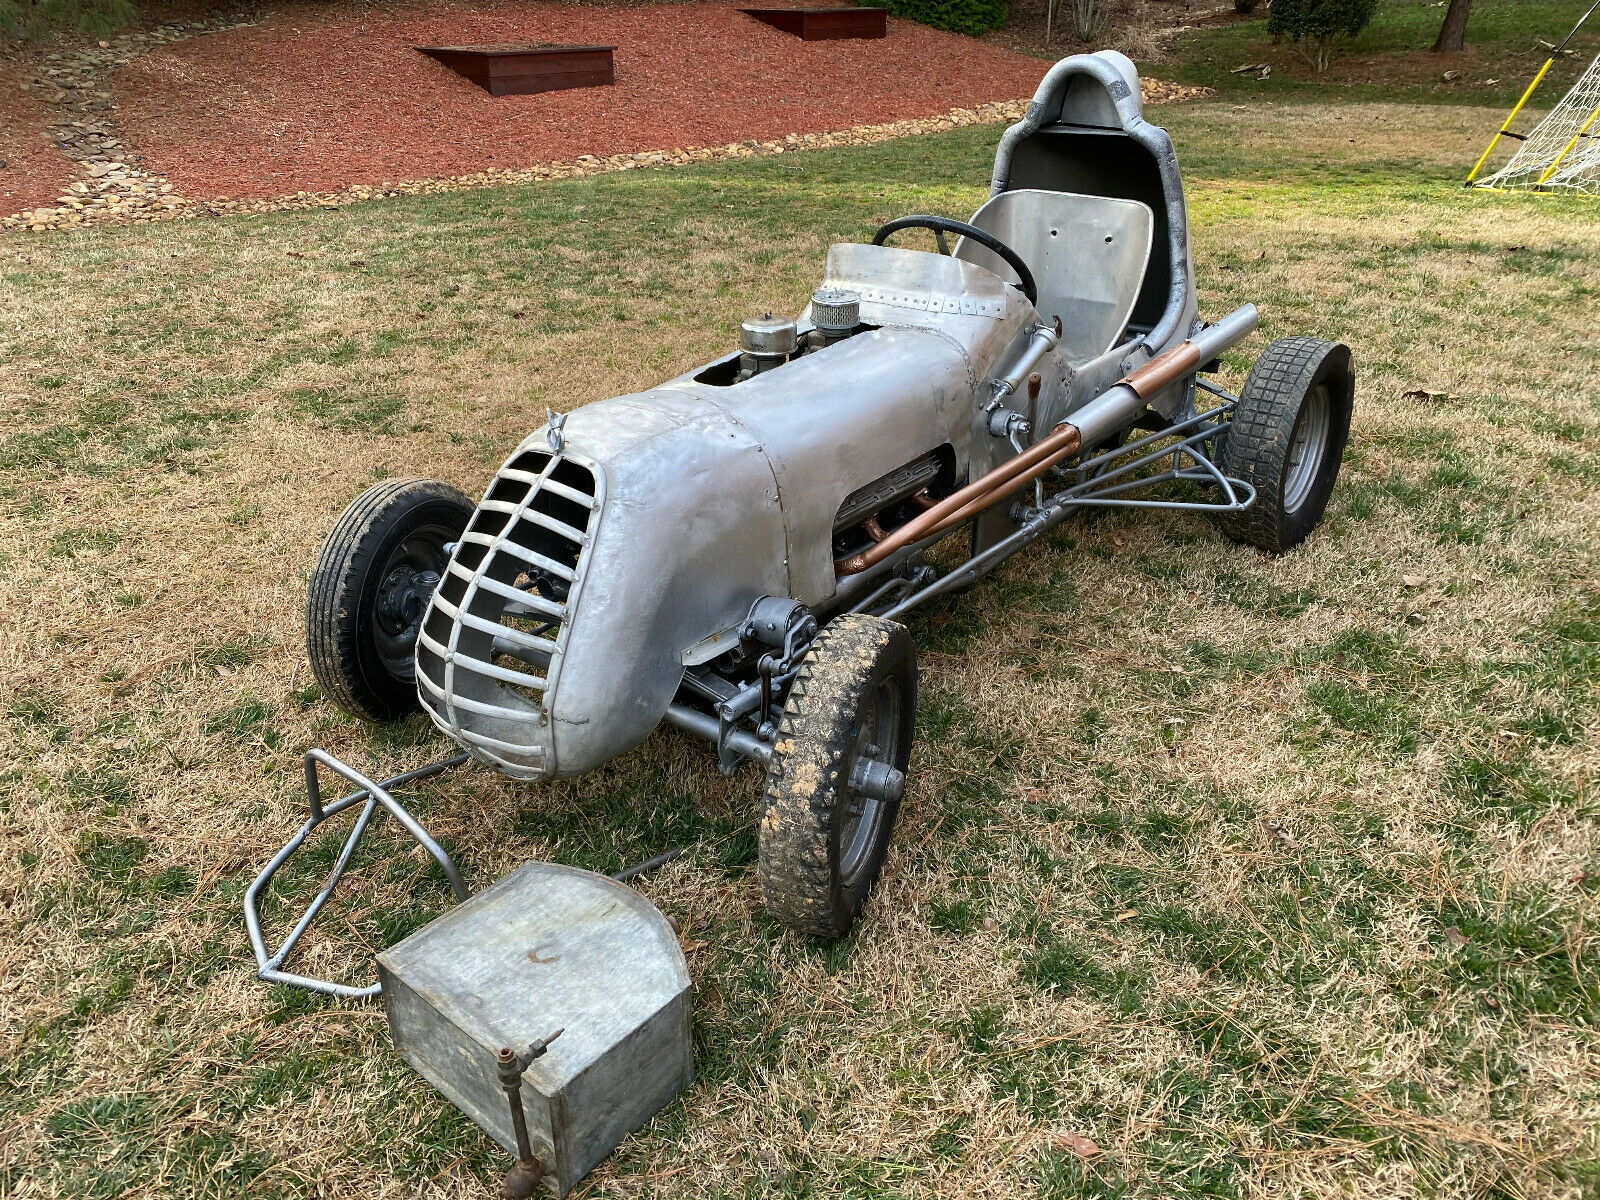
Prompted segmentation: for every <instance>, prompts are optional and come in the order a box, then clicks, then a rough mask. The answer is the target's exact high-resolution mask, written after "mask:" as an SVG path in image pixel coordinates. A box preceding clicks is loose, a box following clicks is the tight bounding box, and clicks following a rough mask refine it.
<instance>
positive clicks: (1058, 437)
mask: <svg viewBox="0 0 1600 1200" xmlns="http://www.w3.org/2000/svg"><path fill="white" fill-rule="evenodd" d="M1077 448H1078V431H1077V430H1076V429H1074V428H1073V427H1072V426H1071V425H1068V424H1066V423H1065V422H1063V423H1062V424H1060V425H1057V426H1056V427H1055V429H1053V430H1052V431H1051V433H1050V436H1049V437H1046V438H1042V439H1041V440H1039V441H1037V442H1035V443H1034V444H1033V445H1032V446H1029V447H1028V448H1027V449H1026V450H1024V451H1023V452H1022V453H1021V454H1019V455H1017V456H1016V457H1015V458H1008V459H1007V460H1006V461H1005V462H1003V463H1001V464H1000V465H999V466H998V467H996V468H995V469H994V470H992V471H990V472H989V473H988V474H987V475H985V476H983V477H982V478H981V479H976V480H974V481H973V482H971V483H969V484H967V486H966V487H964V488H962V489H961V490H960V491H957V492H952V493H951V494H950V495H948V496H946V497H945V498H944V499H943V500H941V501H939V503H937V504H935V505H934V506H933V507H932V508H930V509H928V510H927V511H925V512H923V513H921V514H920V515H918V516H915V517H912V518H911V520H909V521H907V522H906V523H905V524H904V525H902V526H900V528H899V529H896V530H895V531H894V532H893V533H891V534H890V535H889V536H888V537H886V538H884V539H883V541H881V542H879V543H878V544H877V545H875V546H873V547H871V548H870V549H867V550H864V551H862V552H861V553H860V554H856V555H853V556H852V557H850V558H842V559H839V560H837V561H836V562H835V563H834V564H833V566H834V570H836V571H837V572H838V573H839V574H841V575H854V574H857V573H858V572H860V571H865V570H866V569H867V568H868V567H872V566H876V565H877V564H878V563H880V562H882V561H883V560H884V559H886V558H888V557H889V555H891V554H893V553H894V552H895V551H896V550H900V549H903V548H904V547H906V546H909V545H911V543H912V542H920V541H921V540H922V539H923V538H925V537H928V536H929V535H930V534H933V533H936V532H938V530H939V529H940V528H941V527H943V528H948V527H949V526H950V525H952V524H954V523H955V521H953V520H947V518H951V517H954V516H955V514H957V513H961V514H963V515H962V516H961V517H959V518H957V519H958V520H965V519H966V517H967V516H971V515H975V514H976V513H978V512H981V511H982V510H983V509H984V508H987V507H988V506H989V505H990V504H993V503H995V502H996V501H998V500H999V499H1000V497H1001V496H1003V495H1005V494H1006V493H1007V492H1009V491H1011V490H1012V488H1011V487H1009V486H1007V485H1009V484H1010V483H1011V482H1012V481H1013V480H1014V479H1015V478H1016V477H1017V476H1018V475H1021V474H1022V473H1023V472H1025V471H1027V470H1028V468H1030V467H1032V466H1035V465H1039V468H1040V470H1043V469H1044V468H1045V467H1048V466H1050V465H1051V464H1052V463H1055V462H1057V461H1059V460H1060V459H1063V458H1065V457H1066V456H1067V455H1069V454H1071V453H1073V452H1074V451H1075V450H1077ZM978 500H985V501H987V503H985V504H982V505H978V506H977V507H974V508H971V511H970V512H969V511H968V509H969V507H970V506H972V505H973V503H974V501H978Z"/></svg>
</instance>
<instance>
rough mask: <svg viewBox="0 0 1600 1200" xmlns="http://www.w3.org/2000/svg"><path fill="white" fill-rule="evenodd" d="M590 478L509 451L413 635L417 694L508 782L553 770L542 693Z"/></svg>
mask: <svg viewBox="0 0 1600 1200" xmlns="http://www.w3.org/2000/svg"><path fill="white" fill-rule="evenodd" d="M600 478H601V477H600V475H599V473H598V472H597V471H596V470H595V469H594V468H593V466H592V465H590V464H588V463H584V462H580V461H579V460H577V459H576V458H574V457H572V456H571V455H570V454H566V453H562V454H552V453H550V452H549V451H545V450H526V451H522V452H520V453H518V454H517V455H516V456H515V457H514V458H513V459H512V460H511V461H510V462H509V463H507V464H506V465H505V466H504V467H502V468H501V470H500V473H499V474H498V475H496V476H495V479H494V482H493V483H492V484H491V485H490V486H489V491H488V494H487V495H486V496H484V498H483V500H482V501H481V502H480V503H479V505H478V510H477V512H476V513H474V514H473V518H472V521H471V523H470V524H468V526H467V530H466V532H465V533H464V534H462V535H461V540H460V542H459V543H458V544H457V546H456V551H455V554H454V555H453V556H452V557H451V560H450V566H449V568H448V569H447V570H446V572H445V575H444V578H443V579H442V580H440V582H439V587H438V590H437V591H435V592H434V594H433V600H432V601H431V603H430V604H429V606H428V612H427V615H426V616H425V617H424V618H423V621H422V628H421V630H420V632H419V634H418V637H417V694H418V696H419V697H420V698H421V700H422V704H423V707H425V708H426V709H427V710H428V713H429V715H431V716H432V717H433V720H434V722H435V723H436V724H437V725H438V726H439V727H440V728H441V729H443V730H444V731H445V732H446V733H448V734H449V735H450V736H451V737H453V738H455V739H456V740H457V741H458V742H460V743H461V745H462V746H463V747H464V748H465V749H467V750H468V751H469V752H471V753H472V755H473V756H474V757H476V758H478V759H481V760H483V761H484V762H487V763H489V764H491V765H492V766H495V767H496V768H498V769H499V770H501V771H503V772H505V773H506V774H508V775H511V776H513V777H514V778H519V779H534V778H538V777H539V776H542V775H546V774H548V773H549V772H551V771H552V770H554V764H553V763H552V762H551V759H550V738H549V730H550V695H551V692H552V691H553V689H554V688H555V686H556V681H557V678H558V676H559V675H560V671H561V661H562V656H563V654H564V652H565V650H566V631H567V615H568V612H569V610H570V606H571V604H572V602H573V601H574V599H575V598H576V596H577V593H578V590H579V588H580V586H581V584H582V581H583V571H584V567H585V565H586V562H587V554H586V551H587V549H588V545H589V541H590V537H591V532H592V531H591V525H592V524H593V520H594V514H595V512H596V511H598V509H599V508H600V502H601V499H602V497H601V495H600V491H601V489H600V483H599V481H600Z"/></svg>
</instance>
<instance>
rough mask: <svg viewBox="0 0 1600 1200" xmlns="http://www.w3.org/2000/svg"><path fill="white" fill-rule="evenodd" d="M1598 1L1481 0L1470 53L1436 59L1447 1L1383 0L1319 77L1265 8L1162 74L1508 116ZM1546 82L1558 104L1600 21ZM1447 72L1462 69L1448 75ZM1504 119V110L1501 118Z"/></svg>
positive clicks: (1229, 86) (1590, 49)
mask: <svg viewBox="0 0 1600 1200" xmlns="http://www.w3.org/2000/svg"><path fill="white" fill-rule="evenodd" d="M1592 3H1593V0H1474V3H1473V5H1472V16H1471V19H1470V21H1469V22H1468V24H1467V50H1466V52H1465V53H1464V54H1460V55H1444V54H1432V53H1429V50H1428V48H1429V47H1430V46H1432V45H1433V41H1434V39H1435V38H1436V37H1438V36H1439V26H1440V25H1441V24H1442V23H1443V21H1444V5H1443V4H1441V3H1439V0H1382V2H1381V3H1380V4H1379V5H1378V10H1377V13H1376V14H1375V15H1374V17H1373V19H1372V23H1371V24H1370V25H1368V26H1367V28H1366V29H1364V30H1363V31H1362V32H1361V33H1360V34H1359V35H1358V36H1357V37H1356V38H1355V39H1353V40H1351V41H1347V42H1344V43H1342V46H1341V50H1340V57H1338V58H1336V59H1334V61H1333V63H1332V64H1331V65H1330V66H1329V68H1328V69H1327V70H1326V71H1325V72H1323V73H1322V74H1321V75H1319V74H1317V72H1316V70H1315V69H1314V68H1313V66H1312V64H1311V63H1310V62H1309V61H1308V60H1307V59H1306V57H1305V55H1304V54H1303V53H1302V50H1301V48H1300V47H1298V46H1296V45H1295V44H1294V43H1293V42H1289V41H1283V42H1280V43H1276V44H1274V42H1273V40H1272V38H1271V36H1270V35H1269V34H1268V33H1267V22H1266V7H1267V6H1266V5H1265V4H1263V5H1261V7H1260V9H1259V10H1258V12H1257V13H1256V15H1255V16H1254V17H1253V18H1252V19H1250V20H1245V21H1237V22H1229V23H1226V24H1222V25H1213V26H1210V27H1205V28H1202V29H1200V30H1198V31H1196V32H1194V33H1190V34H1185V35H1184V36H1182V37H1181V38H1179V39H1178V40H1177V41H1176V42H1174V43H1173V46H1172V61H1171V62H1168V63H1163V64H1159V65H1157V66H1156V67H1155V68H1154V69H1155V70H1156V71H1157V73H1159V74H1160V75H1161V76H1162V77H1163V78H1171V79H1175V80H1177V81H1179V82H1181V83H1188V84H1195V85H1198V86H1201V87H1209V88H1215V89H1217V90H1218V91H1219V92H1220V93H1221V94H1223V95H1224V96H1228V97H1239V98H1248V99H1251V100H1258V99H1263V98H1278V99H1282V98H1285V97H1288V96H1291V95H1294V96H1298V97H1301V98H1304V99H1312V98H1315V99H1340V100H1352V99H1359V100H1369V101H1394V100H1401V101H1406V102H1415V103H1442V104H1471V105H1499V106H1500V107H1501V108H1502V109H1503V110H1509V109H1510V107H1511V105H1512V104H1513V103H1514V102H1515V101H1516V99H1517V97H1518V96H1520V95H1521V94H1522V91H1523V89H1524V88H1526V87H1527V86H1528V84H1529V82H1530V81H1531V80H1532V79H1533V77H1534V75H1535V74H1536V73H1537V72H1538V70H1539V67H1540V65H1541V64H1542V63H1543V62H1544V61H1545V59H1546V58H1548V57H1550V51H1549V50H1548V49H1546V48H1544V47H1542V46H1540V45H1539V44H1538V42H1539V39H1543V40H1544V41H1545V42H1548V43H1550V44H1552V45H1554V44H1559V43H1560V42H1561V41H1562V40H1563V39H1564V38H1565V37H1566V36H1567V33H1568V32H1569V31H1570V30H1571V29H1572V27H1573V25H1575V24H1576V23H1577V21H1578V18H1579V17H1581V16H1583V14H1584V11H1585V10H1586V9H1588V8H1589V6H1590V5H1591V4H1592ZM1568 49H1571V50H1576V51H1578V56H1577V57H1575V58H1567V57H1565V56H1563V57H1562V58H1561V59H1560V61H1559V62H1558V63H1557V65H1556V66H1555V67H1553V68H1552V69H1551V71H1550V75H1549V76H1548V77H1547V78H1546V80H1545V82H1544V83H1543V84H1542V85H1541V87H1540V91H1539V94H1538V95H1539V100H1540V102H1541V103H1542V104H1543V105H1545V106H1548V105H1551V104H1554V103H1555V101H1556V100H1557V99H1558V98H1559V97H1560V96H1561V95H1562V94H1563V93H1564V92H1565V91H1566V90H1567V89H1568V88H1570V87H1571V86H1572V84H1573V83H1574V82H1575V81H1576V79H1577V77H1578V76H1579V75H1580V74H1582V72H1583V69H1584V67H1586V66H1587V65H1588V63H1589V60H1590V59H1591V58H1593V57H1594V54H1595V51H1596V50H1600V20H1596V19H1594V18H1591V19H1590V21H1589V23H1588V24H1586V25H1585V26H1584V27H1583V29H1582V30H1581V31H1580V32H1579V34H1578V35H1577V36H1576V37H1575V38H1573V40H1572V44H1571V46H1569V47H1568ZM1247 63H1257V64H1260V63H1266V64H1269V65H1270V66H1271V67H1272V74H1271V75H1270V76H1268V77H1267V78H1266V79H1258V78H1256V76H1255V75H1235V74H1233V73H1232V71H1233V68H1235V67H1239V66H1243V65H1245V64H1247ZM1449 71H1457V72H1460V77H1459V78H1456V79H1449V80H1447V79H1445V78H1444V76H1445V73H1446V72H1449ZM1501 115H1502V116H1504V111H1502V113H1501Z"/></svg>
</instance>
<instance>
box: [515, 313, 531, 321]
mask: <svg viewBox="0 0 1600 1200" xmlns="http://www.w3.org/2000/svg"><path fill="white" fill-rule="evenodd" d="M527 315H528V314H527V313H525V312H520V311H519V312H514V313H512V314H511V319H512V320H513V321H520V320H522V318H523V317H525V316H527Z"/></svg>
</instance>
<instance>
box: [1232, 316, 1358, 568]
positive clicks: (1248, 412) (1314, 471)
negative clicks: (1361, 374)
mask: <svg viewBox="0 0 1600 1200" xmlns="http://www.w3.org/2000/svg"><path fill="white" fill-rule="evenodd" d="M1355 391H1356V377H1355V371H1354V369H1353V368H1352V367H1351V365H1350V348H1349V347H1348V346H1342V345H1338V344H1336V343H1334V342H1324V341H1321V340H1320V339H1318V338H1308V337H1290V338H1281V339H1280V340H1278V341H1276V342H1273V343H1272V345H1270V346H1268V347H1267V349H1266V351H1265V352H1264V353H1263V354H1262V355H1261V357H1260V358H1259V359H1257V360H1256V365H1255V366H1254V367H1253V368H1252V369H1251V371H1250V378H1249V379H1248V380H1246V381H1245V385H1244V388H1243V390H1241V391H1240V393H1239V403H1238V405H1237V406H1236V407H1235V408H1234V411H1233V419H1232V420H1231V421H1230V422H1229V424H1228V427H1227V430H1226V432H1224V433H1223V434H1221V435H1220V437H1219V438H1218V446H1217V454H1216V460H1215V461H1216V464H1217V466H1218V467H1219V468H1220V469H1221V470H1222V472H1223V474H1225V475H1227V476H1228V477H1229V478H1230V479H1238V480H1242V481H1243V482H1245V483H1247V484H1249V485H1250V486H1251V487H1252V488H1254V489H1255V494H1256V496H1255V502H1254V503H1253V504H1252V505H1251V506H1250V507H1249V508H1247V509H1245V510H1243V511H1242V512H1230V513H1225V514H1224V515H1223V516H1222V517H1221V522H1222V529H1223V532H1225V533H1226V534H1227V535H1228V536H1229V537H1231V538H1233V539H1234V540H1235V541H1239V542H1244V543H1245V544H1247V545H1250V546H1255V547H1257V548H1258V549H1261V550H1265V551H1267V552H1268V553H1269V554H1282V553H1284V552H1285V551H1286V550H1292V549H1293V548H1294V547H1296V546H1298V545H1299V544H1300V543H1301V542H1303V541H1305V539H1306V536H1307V535H1308V534H1310V532H1311V531H1312V529H1314V528H1315V527H1316V524H1317V522H1318V521H1320V520H1321V519H1322V513H1323V510H1324V509H1325V508H1327V506H1328V497H1329V496H1331V495H1332V494H1333V485H1334V481H1335V480H1337V479H1338V477H1339V465H1340V460H1341V459H1342V458H1343V457H1344V445H1345V441H1346V439H1347V438H1348V437H1349V436H1350V414H1351V412H1352V410H1353V408H1354V405H1355Z"/></svg>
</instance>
